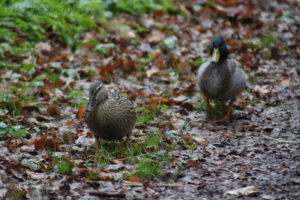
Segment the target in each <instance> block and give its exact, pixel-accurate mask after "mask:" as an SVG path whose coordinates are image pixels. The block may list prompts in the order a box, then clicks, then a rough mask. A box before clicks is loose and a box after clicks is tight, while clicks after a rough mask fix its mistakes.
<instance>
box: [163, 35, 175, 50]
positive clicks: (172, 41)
mask: <svg viewBox="0 0 300 200" xmlns="http://www.w3.org/2000/svg"><path fill="white" fill-rule="evenodd" d="M163 43H164V44H165V45H166V46H167V47H168V48H169V49H174V48H175V38H174V37H168V38H166V39H165V40H164V42H163Z"/></svg>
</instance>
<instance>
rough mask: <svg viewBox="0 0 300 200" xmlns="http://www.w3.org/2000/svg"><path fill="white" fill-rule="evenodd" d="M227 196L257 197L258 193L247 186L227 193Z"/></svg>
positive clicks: (253, 187)
mask: <svg viewBox="0 0 300 200" xmlns="http://www.w3.org/2000/svg"><path fill="white" fill-rule="evenodd" d="M227 194H231V195H237V196H240V195H242V196H257V195H258V194H259V191H258V190H257V189H256V188H255V186H248V187H243V188H239V189H236V190H230V191H227Z"/></svg>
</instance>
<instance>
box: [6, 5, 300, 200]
mask: <svg viewBox="0 0 300 200" xmlns="http://www.w3.org/2000/svg"><path fill="white" fill-rule="evenodd" d="M93 2H94V3H95V2H96V1H93ZM116 2H117V1H116ZM128 2H133V1H128ZM147 2H149V1H147ZM161 2H162V4H159V5H153V6H152V7H151V6H148V7H147V9H145V10H141V8H143V7H141V8H139V9H140V10H139V11H141V12H136V13H135V11H134V10H132V7H124V5H121V4H120V5H119V7H116V5H114V4H112V5H109V6H110V7H107V8H106V9H110V11H114V9H116V10H117V11H118V12H119V14H118V15H113V16H111V15H112V14H113V13H111V12H105V10H104V11H103V13H104V14H102V16H99V17H101V20H98V21H97V20H96V19H97V16H93V15H91V18H90V20H91V23H88V21H89V20H85V21H84V20H81V21H80V22H78V24H77V27H84V28H82V29H80V28H78V29H76V26H71V24H72V23H75V22H74V21H76V19H77V18H76V16H77V17H78V16H79V15H75V14H74V16H75V17H74V16H73V17H74V18H72V19H74V21H72V20H66V21H65V22H64V23H61V24H59V23H58V22H59V21H55V20H53V21H51V20H49V21H48V22H47V23H53V24H52V26H49V27H47V28H45V26H46V25H47V23H41V26H32V27H31V26H29V25H28V24H27V25H24V26H21V25H20V24H21V23H20V20H19V21H17V20H15V21H14V23H15V24H18V23H19V24H18V25H17V26H16V27H15V26H14V25H15V24H14V23H8V22H11V21H9V17H7V18H6V16H5V15H4V16H3V15H1V17H2V19H3V20H1V24H0V28H1V29H0V30H1V31H0V36H1V37H0V55H1V62H0V80H1V85H0V94H1V96H0V119H1V121H0V137H1V140H0V152H1V153H0V197H1V198H10V199H18V198H20V199H23V198H28V199H97V198H101V199H102V198H128V199H137V198H139V199H140V198H141V199H143V198H150V199H155V198H157V199H160V198H161V199H163V198H170V199H199V198H200V199H233V198H240V197H242V198H249V199H252V198H253V199H270V200H273V199H297V198H299V196H300V153H299V152H300V122H299V119H300V114H299V113H300V112H299V105H300V85H299V74H300V69H299V65H300V62H299V58H300V48H299V44H300V32H299V26H300V15H299V13H300V10H299V8H300V4H299V1H296V0H295V1H293V0H289V1H281V0H277V1H259V0H257V1H256V0H247V1H240V0H230V1H222V0H215V1H203V0H193V1H192V0H190V1H173V3H172V4H171V3H170V2H169V1H161ZM45 5H46V4H45ZM97 5H98V4H97ZM134 5H135V4H133V5H130V6H134ZM136 5H139V4H136ZM149 5H152V4H149ZM161 5H163V6H161ZM19 6H20V5H19ZM23 6H24V5H23ZM106 6H107V5H106ZM113 6H115V7H113ZM122 6H123V7H122ZM127 6H128V5H127ZM159 6H161V7H159ZM91 7H93V8H95V6H94V4H93V5H91ZM17 8H19V7H17ZM29 8H31V9H32V7H28V8H26V9H29ZM96 8H97V7H96ZM26 9H25V10H26ZM101 9H102V8H101ZM130 9H131V10H130ZM48 13H50V12H48ZM8 14H9V13H8ZM50 14H51V13H50ZM50 14H49V16H50ZM65 14H66V15H67V14H70V13H68V12H66V13H65ZM77 14H78V13H77ZM94 14H95V13H94ZM49 16H48V17H49ZM53 16H55V15H53ZM53 16H50V17H49V19H52V18H51V17H53ZM92 16H93V17H95V18H93V20H94V21H92ZM31 19H33V18H31ZM38 19H40V18H37V19H36V20H38ZM66 19H67V17H66ZM88 19H89V18H88ZM5 20H7V21H5ZM6 22H7V23H6ZM54 22H55V23H56V24H54ZM92 22H94V23H92ZM28 23H29V22H28ZM35 23H37V22H35ZM76 23H77V22H76ZM76 23H75V25H76ZM62 27H65V29H66V30H64V29H63V28H62ZM43 28H45V31H44V32H43V31H41V33H42V34H37V33H39V32H38V31H40V30H44V29H43ZM30 31H31V32H32V34H31V33H30ZM34 33H35V34H36V35H35V37H34V39H32V38H31V37H30V36H32V35H34ZM76 33H80V34H78V35H76ZM64 34H65V35H64ZM74 34H75V35H76V37H74ZM70 35H72V37H71V36H70ZM214 35H222V36H223V37H224V38H225V40H226V41H227V44H228V47H229V51H230V54H229V55H230V57H232V58H236V59H237V60H239V61H240V62H241V63H242V64H243V66H244V69H245V71H246V72H247V74H248V82H247V88H246V90H245V91H244V92H243V93H242V95H241V96H240V97H239V99H238V100H237V101H236V102H235V107H234V111H233V114H232V118H231V120H230V121H224V120H223V119H222V116H223V115H224V111H223V110H222V107H221V106H220V105H219V104H218V102H214V109H213V112H212V113H207V110H206V108H205V104H204V103H203V100H202V98H201V95H200V93H199V91H198V89H197V86H196V73H197V70H198V68H199V66H200V64H201V63H202V62H203V61H204V60H205V59H206V58H207V57H208V46H209V44H210V42H211V39H212V37H213V36H214ZM37 38H38V39H37ZM27 41H30V42H31V43H30V44H29V43H27ZM32 44H34V45H33V46H30V45H32ZM24 49H25V50H24ZM94 79H101V80H103V81H104V83H105V85H106V87H107V88H108V89H109V91H111V92H118V93H121V94H122V95H125V96H127V97H128V98H129V99H130V100H131V101H132V102H133V103H134V105H135V107H136V110H137V113H138V120H137V122H136V127H135V129H134V131H133V133H132V135H131V137H130V140H129V141H128V142H126V141H121V142H110V143H109V142H105V141H102V142H101V148H100V152H99V153H98V154H97V155H95V143H94V139H93V136H92V134H91V132H90V131H89V129H88V128H87V125H86V124H85V122H84V120H83V118H82V114H83V112H84V109H85V107H84V106H85V105H86V103H87V101H88V88H89V84H90V82H91V81H92V80H94Z"/></svg>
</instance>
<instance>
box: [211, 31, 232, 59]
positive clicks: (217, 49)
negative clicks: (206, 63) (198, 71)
mask: <svg viewBox="0 0 300 200" xmlns="http://www.w3.org/2000/svg"><path fill="white" fill-rule="evenodd" d="M209 50H210V55H211V61H212V62H215V63H218V62H220V61H222V60H226V59H227V57H228V49H227V46H226V43H225V40H224V39H223V38H222V37H220V36H215V37H214V39H213V42H212V44H211V46H210V49H209Z"/></svg>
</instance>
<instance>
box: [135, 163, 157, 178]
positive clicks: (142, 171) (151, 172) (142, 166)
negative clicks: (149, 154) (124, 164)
mask: <svg viewBox="0 0 300 200" xmlns="http://www.w3.org/2000/svg"><path fill="white" fill-rule="evenodd" d="M161 173H162V165H161V164H160V163H158V162H157V161H153V160H150V159H148V158H141V159H140V160H139V161H138V166H137V168H136V174H137V175H139V176H141V177H142V178H143V179H146V178H153V177H158V176H160V175H161Z"/></svg>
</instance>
